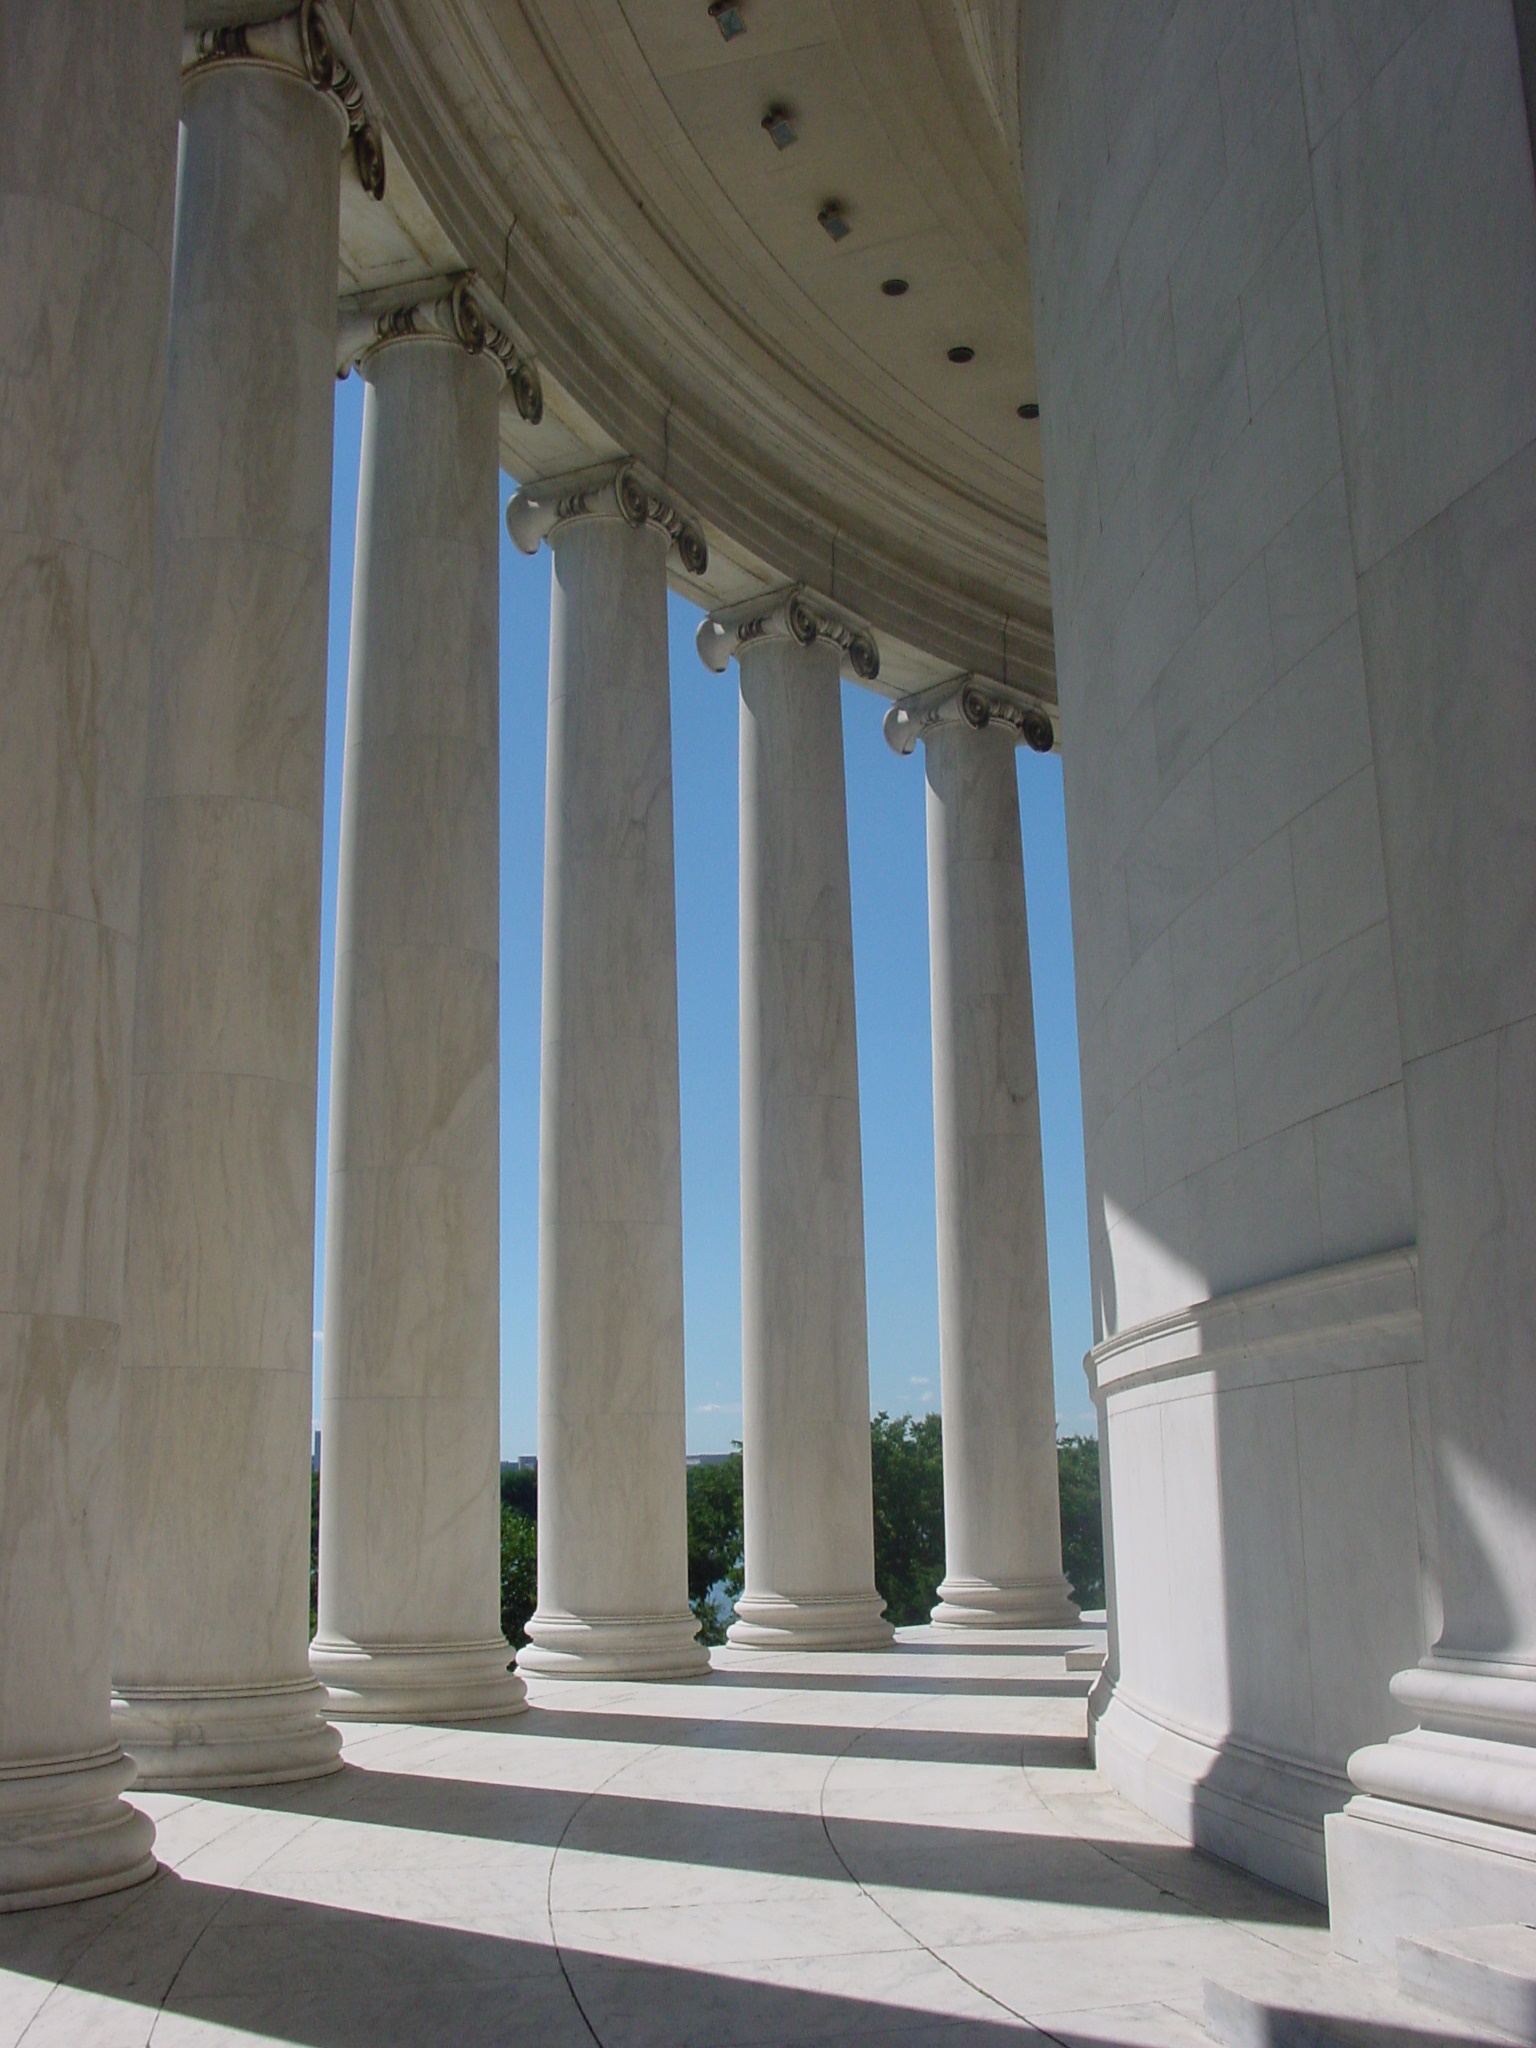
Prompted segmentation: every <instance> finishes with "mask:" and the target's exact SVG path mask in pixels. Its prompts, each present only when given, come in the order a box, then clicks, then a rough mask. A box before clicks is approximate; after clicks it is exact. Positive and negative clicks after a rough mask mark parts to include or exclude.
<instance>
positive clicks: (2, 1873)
mask: <svg viewBox="0 0 1536 2048" xmlns="http://www.w3.org/2000/svg"><path fill="white" fill-rule="evenodd" d="M133 1780H134V1769H133V1764H132V1761H131V1760H130V1759H129V1758H128V1757H126V1756H124V1754H123V1752H122V1750H121V1749H120V1748H119V1747H118V1745H117V1744H116V1743H115V1742H114V1743H113V1744H112V1745H111V1747H110V1748H108V1749H102V1750H97V1751H94V1752H93V1753H91V1754H90V1755H87V1756H70V1757H59V1758H55V1759H52V1760H45V1761H40V1762H29V1763H24V1764H0V1913H19V1912H21V1911H23V1910H24V1909H26V1908H28V1907H32V1906H64V1905H68V1904H69V1903H70V1901H71V1900H74V1899H94V1898H97V1897H99V1896H100V1895H101V1894H102V1893H103V1892H119V1891H124V1890H126V1888H127V1887H128V1886H129V1885H132V1884H142V1883H143V1882H144V1880H145V1879H146V1878H147V1877H153V1876H154V1874H155V1858H154V1853H153V1850H154V1840H155V1824H154V1822H153V1821H152V1820H151V1819H150V1817H149V1815H148V1814H147V1813H140V1812H139V1810H138V1808H137V1807H136V1806H130V1805H129V1804H128V1802H127V1800H125V1799H123V1798H122V1797H121V1796H120V1795H121V1794H122V1793H123V1792H124V1791H126V1789H127V1788H128V1786H130V1785H131V1784H132V1783H133Z"/></svg>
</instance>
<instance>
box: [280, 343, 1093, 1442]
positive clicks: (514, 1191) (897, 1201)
mask: <svg viewBox="0 0 1536 2048" xmlns="http://www.w3.org/2000/svg"><path fill="white" fill-rule="evenodd" d="M362 398H363V386H362V383H361V381H360V379H358V378H357V377H355V376H354V377H349V378H348V379H347V380H346V382H345V383H342V384H339V385H338V386H337V387H336V470H335V497H334V507H333V525H332V543H331V631H330V674H329V706H328V715H327V726H326V783H325V868H324V883H323V890H322V899H321V919H322V924H321V948H322V951H321V981H320V1005H321V1007H320V1077H319V1078H320V1117H319V1128H320V1148H321V1149H320V1158H319V1166H318V1178H317V1203H316V1218H315V1328H316V1330H317V1331H318V1329H319V1327H320V1324H321V1320H322V1317H321V1306H322V1300H321V1290H322V1288H323V1285H324V1266H325V1261H324V1243H325V1175H326V1163H325V1142H326V1131H327V1124H328V1098H329V1093H330V1069H331V1045H330V1008H331V982H332V964H333V943H334V936H335V923H336V853H337V844H338V841H339V837H340V819H341V760H342V735H343V721H344V708H345V702H346V687H347V637H348V631H349V615H350V605H351V590H352V549H353V533H354V528H355V525H356V519H357V472H358V455H359V449H360V444H361V437H362V413H363V406H362ZM510 490H511V484H510V481H509V479H507V478H505V477H503V478H502V495H503V500H505V498H506V496H507V494H508V493H509V492H510ZM669 616H670V625H671V640H672V745H673V792H674V809H675V817H676V825H675V830H676V835H677V836H676V858H677V929H678V1003H679V1015H680V1024H681V1052H682V1104H683V1284H684V1293H685V1315H686V1345H687V1374H688V1448H689V1449H690V1450H691V1451H711V1450H724V1449H725V1448H727V1447H728V1445H729V1444H730V1441H731V1439H732V1438H733V1437H736V1436H739V1435H740V1433H741V1250H740V1242H739V1235H738V1233H739V1229H740V1207H739V1201H738V1173H739V1154H738V1140H737V1103H736V1079H737V1068H736V971H737V970H736V933H737V927H736V822H737V820H736V671H735V669H734V668H732V669H731V670H730V672H729V673H728V674H727V675H725V676H713V675H710V674H709V673H708V672H707V671H706V670H705V668H704V667H703V665H702V664H701V663H700V661H699V659H698V657H697V655H696V654H695V653H694V649H693V634H694V628H695V626H696V624H697V622H698V618H699V614H698V612H697V611H696V610H695V609H694V608H693V607H692V606H690V605H687V604H684V603H683V602H682V601H681V600H680V599H678V598H676V597H674V598H672V599H671V600H670V605H669ZM548 634H549V555H548V551H547V550H545V551H544V552H542V553H541V554H539V555H537V556H535V557H533V558H532V559H527V558H525V557H523V556H521V555H519V554H518V553H517V552H516V550H515V549H514V548H513V547H512V546H511V543H510V542H509V541H508V540H507V538H506V534H505V531H504V530H503V532H502V536H501V693H502V694H501V1454H502V1456H503V1457H504V1458H515V1457H517V1456H519V1455H522V1454H525V1453H529V1452H531V1451H532V1450H533V1448H534V1445H535V1442H536V1416H537V1405H536V1395H535V1381H536V1372H535V1358H536V1344H537V1324H538V1301H537V1284H536V1283H537V1270H538V1263H537V1227H538V1134H539V1129H538V1127H539V1064H538V1063H539V950H540V915H541V905H542V891H543V883H542V874H543V851H544V729H545V687H546V681H547V675H548V647H549V638H548ZM884 710H885V704H884V700H882V699H880V698H877V697H875V696H873V695H871V694H870V692H868V691H866V690H860V689H856V688H853V687H851V686H848V685H845V686H844V690H843V730H844V740H845V747H846V753H847V770H848V836H849V853H850V858H851V863H852V870H853V942H854V976H855V998H856V1002H857V1007H858V1028H859V1088H860V1103H861V1117H862V1124H863V1136H864V1187H865V1215H864V1230H865V1243H866V1247H867V1265H868V1290H869V1367H870V1403H871V1406H872V1408H884V1409H887V1410H888V1411H889V1412H890V1413H892V1414H901V1413H903V1412H904V1411H910V1412H911V1413H913V1414H921V1413H923V1412H924V1411H925V1410H926V1409H928V1408H930V1407H937V1405H938V1399H939V1339H938V1296H937V1284H936V1278H935V1248H934V1212H933V1121H932V1103H933V1071H932V1061H931V1053H930V1046H929V1036H928V916H927V898H926V881H925V862H924V826H923V771H922V763H921V760H920V759H918V758H914V759H911V760H905V761H904V760H900V759H898V758H897V756H896V755H894V754H893V753H892V752H891V751H890V749H889V748H888V747H887V746H886V744H885V741H884V740H883V738H882V737H881V733H880V721H881V718H882V716H883V714H884ZM1019 781H1020V794H1021V798H1022V815H1023V822H1024V863H1025V873H1026V878H1027V887H1028V893H1029V919H1030V929H1029V938H1030V960H1031V966H1032V970H1033V975H1034V987H1035V1032H1036V1041H1037V1051H1038V1058H1039V1064H1040V1089H1041V1124H1042V1136H1043V1141H1044V1152H1045V1193H1046V1216H1047V1229H1048V1233H1049V1239H1050V1265H1051V1311H1052V1324H1053V1334H1054V1349H1055V1365H1056V1408H1057V1415H1058V1417H1059V1420H1060V1423H1061V1426H1062V1428H1063V1429H1068V1430H1090V1431H1091V1430H1092V1429H1093V1427H1094V1422H1093V1410H1092V1407H1091V1405H1090V1403H1089V1401H1088V1396H1087V1389H1086V1386H1085V1384H1084V1380H1083V1373H1082V1357H1083V1353H1084V1351H1085V1350H1086V1349H1087V1348H1088V1345H1089V1343H1090V1341H1091V1314H1090V1307H1089V1290H1088V1244H1087V1226H1086V1211H1085V1202H1084V1193H1083V1154H1082V1112H1081V1106H1080V1101H1079V1093H1078V1072H1077V1018H1076V1009H1075V1004H1074V1000H1073V987H1072V936H1071V926H1070V920H1069V915H1068V905H1067V860H1066V831H1065V825H1064V821H1063V815H1062V796H1061V764H1060V761H1059V760H1057V759H1056V758H1055V757H1049V758H1046V759H1042V758H1040V757H1039V756H1038V755H1034V754H1030V753H1028V752H1027V751H1026V750H1024V749H1022V748H1021V749H1020V752H1019ZM319 1367H320V1344H319V1339H318V1337H317V1339H316V1343H315V1370H316V1414H317V1415H318V1412H319Z"/></svg>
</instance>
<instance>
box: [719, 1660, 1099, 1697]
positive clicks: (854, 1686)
mask: <svg viewBox="0 0 1536 2048" xmlns="http://www.w3.org/2000/svg"><path fill="white" fill-rule="evenodd" d="M1096 1675H1097V1674H1096V1673H1092V1672H1085V1673H1083V1674H1081V1675H1078V1674H1076V1673H1070V1672H1064V1671H1057V1672H1041V1674H1040V1675H1039V1677H1037V1678H973V1677H959V1676H956V1677H954V1678H941V1677H940V1676H939V1675H938V1674H937V1673H936V1672H929V1671H877V1672H870V1673H866V1672H864V1671H763V1672H757V1671H747V1670H744V1669H743V1668H742V1666H741V1665H739V1664H733V1665H731V1666H730V1668H729V1669H728V1670H725V1671H720V1670H715V1671H711V1672H710V1674H709V1676H708V1678H704V1679H700V1680H699V1681H698V1683H699V1685H700V1686H701V1687H708V1686H714V1685H732V1686H735V1685H744V1686H747V1687H749V1688H750V1689H751V1690H752V1691H753V1692H852V1693H869V1692H875V1693H880V1692H883V1693H900V1694H910V1693H927V1694H929V1695H930V1696H931V1697H932V1698H934V1699H953V1698H955V1697H957V1696H960V1697H963V1696H965V1695H967V1694H968V1695H970V1696H971V1697H973V1698H981V1699H998V1698H1002V1699H1037V1700H1052V1699H1063V1700H1085V1699H1087V1697H1088V1694H1089V1692H1090V1691H1091V1690H1092V1687H1093V1681H1094V1678H1095V1677H1096Z"/></svg>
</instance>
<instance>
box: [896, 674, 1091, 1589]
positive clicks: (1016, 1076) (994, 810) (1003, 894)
mask: <svg viewBox="0 0 1536 2048" xmlns="http://www.w3.org/2000/svg"><path fill="white" fill-rule="evenodd" d="M885 734H886V738H887V739H888V740H889V741H890V743H891V745H892V747H894V748H895V750H896V751H897V752H898V753H902V754H910V753H911V752H912V750H913V749H914V747H915V746H916V745H917V742H918V740H919V739H921V740H922V742H923V754H924V766H925V768H926V772H927V778H928V948H929V969H930V975H931V988H932V1006H933V1135H934V1176H935V1182H936V1190H935V1192H936V1196H937V1204H936V1206H937V1214H938V1237H939V1372H940V1382H941V1387H942V1398H943V1412H944V1582H943V1584H942V1585H941V1586H940V1587H939V1604H938V1606H937V1607H935V1608H934V1610H933V1618H934V1620H935V1622H937V1623H940V1624H941V1625H943V1626H945V1627H950V1628H1051V1627H1057V1626H1065V1625H1069V1624H1070V1623H1072V1622H1074V1621H1076V1619H1077V1608H1076V1606H1075V1605H1074V1603H1073V1600H1072V1597H1071V1590H1070V1588H1069V1587H1068V1585H1067V1582H1066V1579H1065V1578H1064V1577H1063V1576H1062V1570H1061V1505H1060V1497H1059V1494H1058V1490H1057V1479H1056V1391H1055V1380H1054V1374H1053V1370H1052V1356H1051V1300H1050V1283H1049V1279H1048V1275H1047V1270H1046V1249H1045V1181H1044V1176H1043V1172H1042V1168H1041V1162H1040V1090H1039V1081H1038V1079H1037V1076H1036V1072H1035V1020H1034V1003H1033V997H1032V993H1031V989H1030V980H1029V928H1028V922H1027V917H1026V912H1025V899H1024V848H1023V842H1022V838H1021V835H1020V830H1019V788H1018V777H1017V771H1016V768H1015V765H1014V750H1015V748H1016V747H1017V745H1018V743H1019V741H1020V740H1021V739H1022V740H1024V741H1025V742H1026V743H1027V744H1029V745H1032V746H1034V747H1036V748H1039V749H1041V750H1042V751H1044V750H1048V749H1049V748H1050V746H1051V743H1052V732H1051V723H1050V720H1049V718H1048V717H1046V715H1045V714H1044V713H1043V712H1042V711H1040V710H1039V709H1038V708H1037V707H1035V706H1033V705H1030V704H1027V703H1025V702H1024V701H1023V700H1022V699H1019V698H1016V697H1014V696H1013V695H1012V694H1011V693H1010V692H1008V691H1006V690H1003V689H999V688H997V687H995V686H993V685H992V684H989V683H983V682H980V681H978V680H975V679H972V678H969V677H966V678H961V679H960V680H958V681H956V682H954V683H946V684H941V685H940V686H939V687H938V688H937V689H935V690H929V691H925V692H924V693H923V694H922V695H921V696H920V697H917V698H913V699H909V700H908V701H907V702H906V703H905V704H902V705H893V706H892V708H891V710H890V712H889V713H888V714H887V716H886V721H885Z"/></svg>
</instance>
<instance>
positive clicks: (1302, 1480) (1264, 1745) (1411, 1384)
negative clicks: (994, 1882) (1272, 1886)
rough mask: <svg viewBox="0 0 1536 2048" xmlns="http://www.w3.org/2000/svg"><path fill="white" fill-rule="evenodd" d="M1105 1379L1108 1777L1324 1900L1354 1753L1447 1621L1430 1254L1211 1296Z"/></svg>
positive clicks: (1095, 1714) (1097, 1362)
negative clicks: (1435, 1460) (1431, 1408)
mask: <svg viewBox="0 0 1536 2048" xmlns="http://www.w3.org/2000/svg"><path fill="white" fill-rule="evenodd" d="M1086 1366H1087V1371H1088V1377H1089V1383H1090V1386H1091V1388H1092V1391H1093V1396H1094V1400H1095V1402H1096V1404H1097V1406H1098V1410H1099V1427H1100V1443H1101V1445H1102V1446H1103V1447H1104V1452H1105V1466H1106V1502H1105V1522H1106V1532H1107V1535H1108V1537H1109V1543H1110V1547H1111V1548H1112V1550H1113V1556H1114V1577H1113V1584H1112V1586H1111V1591H1110V1651H1109V1660H1108V1663H1107V1664H1106V1666H1105V1671H1104V1675H1103V1677H1102V1679H1101V1680H1100V1682H1099V1684H1098V1686H1097V1687H1096V1689H1095V1691H1094V1695H1093V1699H1092V1701H1091V1705H1090V1725H1091V1731H1092V1739H1093V1743H1094V1750H1095V1756H1096V1759H1097V1762H1098V1765H1099V1768H1100V1769H1101V1770H1102V1771H1103V1772H1104V1773H1105V1775H1106V1776H1107V1777H1108V1778H1110V1779H1111V1780H1112V1782H1113V1783H1114V1784H1115V1785H1116V1786H1117V1787H1118V1788H1119V1789H1120V1790H1121V1791H1123V1792H1124V1793H1125V1794H1126V1795H1127V1797H1129V1798H1130V1799H1132V1800H1134V1801H1135V1803H1136V1804H1137V1805H1138V1806H1141V1807H1143V1808H1144V1809H1145V1810H1146V1811H1148V1812H1149V1813H1152V1814H1154V1815H1156V1817H1157V1818H1158V1819H1159V1820H1161V1821H1163V1822H1164V1824H1165V1825H1167V1826H1168V1827H1171V1828H1173V1829H1174V1830H1175V1832H1176V1833H1178V1834H1180V1835H1182V1836H1183V1837H1184V1838H1185V1839H1186V1840H1187V1841H1190V1842H1193V1843H1196V1844H1197V1845H1198V1846H1200V1847H1201V1848H1205V1849H1209V1850H1211V1851H1212V1852H1213V1853H1214V1854H1216V1855H1218V1856H1222V1857H1225V1858H1227V1859H1228V1860H1229V1861H1231V1862H1233V1863H1239V1864H1242V1865H1243V1866H1244V1867H1245V1868H1247V1869H1249V1870H1252V1871H1255V1872H1257V1873H1258V1874H1259V1875H1260V1876H1262V1877H1266V1878H1269V1879H1271V1880H1272V1881H1273V1882H1275V1883H1277V1884H1282V1885H1285V1886H1287V1887H1289V1888H1290V1889H1291V1890H1294V1891H1300V1892H1305V1893H1307V1894H1308V1895H1309V1896H1311V1897H1313V1898H1318V1899H1321V1898H1323V1897H1325V1895H1326V1892H1325V1880H1324V1866H1323V1815H1324V1814H1325V1813H1329V1812H1336V1811H1337V1810H1338V1809H1339V1808H1341V1807H1342V1806H1343V1804H1344V1802H1345V1800H1346V1799H1347V1798H1348V1797H1349V1794H1350V1789H1351V1788H1350V1785H1349V1781H1348V1779H1347V1777H1346V1775H1345V1761H1346V1759H1347V1757H1348V1756H1349V1753H1350V1751H1351V1750H1353V1749H1355V1748H1357V1747H1358V1746H1359V1745H1360V1744H1361V1743H1362V1742H1366V1741H1371V1740H1375V1739H1378V1738H1379V1736H1380V1735H1381V1733H1382V1732H1384V1731H1383V1722H1384V1720H1386V1719H1388V1718H1389V1717H1390V1716H1391V1714H1392V1713H1393V1712H1394V1709H1393V1708H1392V1707H1391V1706H1390V1703H1389V1702H1388V1695H1387V1681H1388V1680H1389V1679H1390V1677H1391V1675H1392V1673H1393V1672H1394V1671H1397V1670H1401V1669H1402V1668H1403V1666H1404V1665H1407V1664H1412V1663H1413V1662H1415V1661H1416V1660H1417V1658H1418V1657H1419V1656H1420V1654H1421V1653H1422V1652H1423V1650H1424V1648H1425V1647H1426V1645H1427V1644H1428V1643H1431V1642H1433V1640H1434V1638H1435V1635H1436V1633H1437V1631H1438V1626H1439V1617H1438V1611H1437V1604H1436V1599H1435V1593H1434V1554H1435V1540H1434V1493H1433V1481H1432V1477H1431V1467H1430V1459H1429V1440H1428V1425H1427V1414H1426V1388H1425V1382H1424V1365H1423V1352H1422V1339H1421V1334H1420V1321H1419V1304H1418V1286H1417V1259H1416V1255H1415V1254H1414V1252H1413V1251H1412V1250H1411V1249H1410V1250H1403V1251H1395V1252H1387V1253H1384V1254H1380V1255H1378V1256H1375V1257H1372V1258H1365V1259H1353V1260H1349V1261H1346V1262H1344V1263H1342V1264H1339V1265H1333V1266H1325V1267H1320V1268H1318V1269H1316V1270H1314V1271H1312V1272H1310V1273H1303V1274H1300V1275H1298V1276H1296V1277H1294V1278H1291V1279H1288V1280H1283V1281H1278V1282H1275V1283H1272V1284H1270V1285H1267V1286H1261V1287H1251V1288H1245V1289H1243V1290H1242V1291H1241V1292H1239V1293H1235V1294H1228V1295H1224V1296H1218V1297H1216V1298H1215V1299H1213V1300H1209V1301H1204V1302H1200V1303H1197V1304H1195V1305H1194V1306H1193V1307H1191V1308H1188V1309H1184V1310H1181V1311H1179V1312H1177V1313H1175V1314H1172V1315H1167V1316H1162V1317H1159V1318H1157V1319H1155V1320H1154V1321H1151V1322H1146V1323H1143V1324H1141V1325H1140V1326H1139V1327H1138V1328H1136V1329H1132V1330H1127V1331H1123V1332H1121V1333H1120V1334H1119V1335H1117V1336H1115V1337H1112V1338H1110V1339H1108V1340H1107V1341H1106V1342H1104V1343H1102V1344H1100V1345H1098V1346H1096V1347H1095V1349H1094V1350H1093V1351H1092V1352H1090V1353H1089V1355H1088V1359H1087V1361H1086ZM1404 1725H1406V1723H1404Z"/></svg>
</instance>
